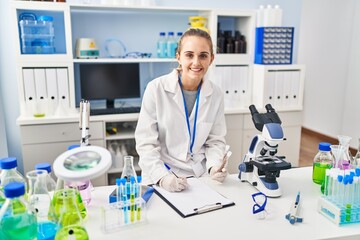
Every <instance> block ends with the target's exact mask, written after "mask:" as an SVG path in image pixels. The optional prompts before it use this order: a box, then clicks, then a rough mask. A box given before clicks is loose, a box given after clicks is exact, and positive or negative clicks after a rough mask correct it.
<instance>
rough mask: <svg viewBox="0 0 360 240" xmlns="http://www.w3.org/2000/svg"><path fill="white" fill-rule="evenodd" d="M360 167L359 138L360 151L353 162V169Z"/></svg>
mask: <svg viewBox="0 0 360 240" xmlns="http://www.w3.org/2000/svg"><path fill="white" fill-rule="evenodd" d="M358 167H360V138H359V145H358V149H357V152H356V154H355V156H354V159H353V162H352V168H358Z"/></svg>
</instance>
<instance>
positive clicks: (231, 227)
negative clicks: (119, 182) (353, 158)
mask: <svg viewBox="0 0 360 240" xmlns="http://www.w3.org/2000/svg"><path fill="white" fill-rule="evenodd" d="M202 180H203V181H204V182H206V183H208V184H209V186H211V187H212V188H214V189H215V190H217V191H218V192H219V193H221V194H223V195H224V196H226V197H227V198H229V199H231V200H232V201H234V202H235V206H232V207H228V208H224V209H220V210H216V211H213V212H208V213H206V214H202V215H197V216H193V217H188V218H182V217H181V216H180V215H178V214H177V213H176V212H175V211H174V210H173V209H172V208H171V207H170V206H169V205H167V204H166V203H165V202H164V201H163V200H161V199H160V198H159V197H158V196H157V195H156V194H155V193H154V194H153V195H152V197H151V198H150V200H149V201H148V203H147V219H148V221H147V223H145V224H141V225H136V224H135V225H133V226H131V227H128V228H124V229H121V230H119V231H117V232H114V233H111V234H105V233H104V232H102V230H101V223H102V219H101V212H100V207H101V206H103V205H104V204H107V201H108V196H109V194H110V193H111V192H112V191H113V190H114V186H106V187H97V188H95V190H94V191H93V194H92V202H91V203H90V206H88V216H89V217H88V219H87V221H86V223H85V226H86V229H87V231H88V233H89V236H90V239H96V240H97V239H99V240H100V239H101V240H106V239H109V240H110V239H111V240H114V239H119V238H121V239H127V240H129V239H139V240H140V239H141V240H142V239H154V240H161V239H179V240H185V239H214V240H215V239H216V240H220V239H276V240H281V239H291V240H292V239H302V240H304V239H305V240H307V239H360V227H359V224H358V223H354V224H348V225H343V226H340V227H339V226H337V225H335V224H334V223H332V222H330V221H329V220H328V219H326V218H325V217H324V216H322V215H321V214H320V213H318V212H317V203H318V199H319V197H320V196H321V193H320V186H319V185H316V184H315V183H313V182H312V168H311V167H305V168H293V169H290V170H284V171H281V173H280V178H278V182H279V185H280V187H281V188H282V190H283V195H282V196H281V197H280V198H268V204H267V207H266V210H267V211H268V212H269V215H268V216H267V217H266V218H265V219H262V220H261V219H258V218H257V217H256V216H255V215H253V214H252V206H253V204H254V203H253V201H252V198H251V194H253V193H255V192H258V191H257V190H256V189H255V188H253V187H252V186H251V185H250V184H249V183H243V182H241V181H240V180H239V179H238V178H237V175H230V176H229V177H228V178H226V180H225V182H224V183H223V184H219V183H216V182H214V181H213V180H211V179H209V178H202ZM298 191H300V192H301V200H300V207H301V209H300V217H303V222H302V223H295V224H294V225H291V224H290V223H289V221H287V220H286V219H285V215H286V214H288V213H289V212H290V208H291V206H292V204H293V203H294V201H295V198H296V195H297V193H298Z"/></svg>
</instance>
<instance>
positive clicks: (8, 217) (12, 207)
mask: <svg viewBox="0 0 360 240" xmlns="http://www.w3.org/2000/svg"><path fill="white" fill-rule="evenodd" d="M4 193H5V197H6V200H5V203H4V205H3V206H2V207H1V210H0V226H1V227H0V239H12V240H23V239H27V240H35V239H37V222H36V215H35V212H34V210H33V208H32V207H31V206H30V205H29V203H28V202H27V201H26V200H25V199H24V194H25V184H24V183H23V182H10V183H9V184H6V185H5V187H4Z"/></svg>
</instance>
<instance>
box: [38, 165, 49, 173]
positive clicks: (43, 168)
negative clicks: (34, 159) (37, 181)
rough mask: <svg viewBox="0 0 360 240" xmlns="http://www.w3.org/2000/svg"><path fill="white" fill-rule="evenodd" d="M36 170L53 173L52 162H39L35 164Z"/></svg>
mask: <svg viewBox="0 0 360 240" xmlns="http://www.w3.org/2000/svg"><path fill="white" fill-rule="evenodd" d="M35 169H36V170H46V171H47V172H48V173H51V165H50V163H38V164H36V165H35Z"/></svg>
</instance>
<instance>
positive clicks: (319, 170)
mask: <svg viewBox="0 0 360 240" xmlns="http://www.w3.org/2000/svg"><path fill="white" fill-rule="evenodd" d="M330 146H331V144H330V143H327V142H321V143H319V152H318V153H317V154H316V155H315V158H314V163H313V175H312V178H313V182H314V183H317V184H322V183H323V182H324V179H325V171H326V169H330V168H332V167H333V164H334V158H333V156H332V155H331V153H330V150H331V148H330Z"/></svg>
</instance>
